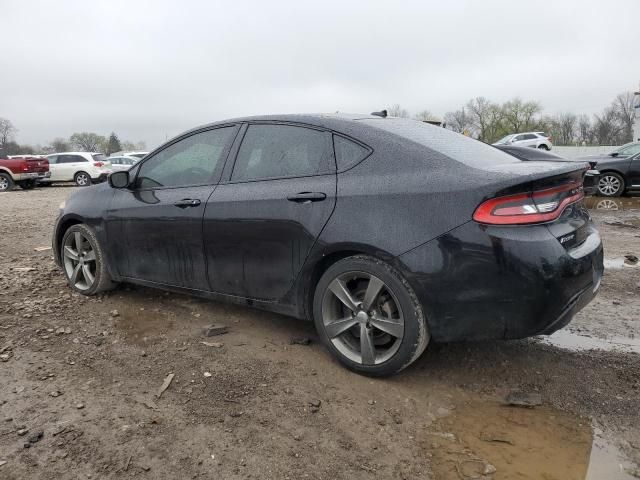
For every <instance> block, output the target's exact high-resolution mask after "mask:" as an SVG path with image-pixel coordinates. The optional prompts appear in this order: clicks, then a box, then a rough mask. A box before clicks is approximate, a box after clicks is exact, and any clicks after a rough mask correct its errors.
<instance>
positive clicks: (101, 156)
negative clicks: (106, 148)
mask: <svg viewBox="0 0 640 480" xmlns="http://www.w3.org/2000/svg"><path fill="white" fill-rule="evenodd" d="M91 157H92V158H93V159H94V160H95V161H96V162H106V161H107V160H108V158H107V156H106V155H104V154H102V153H92V154H91Z"/></svg>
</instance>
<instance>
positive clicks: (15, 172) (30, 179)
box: [0, 155, 51, 192]
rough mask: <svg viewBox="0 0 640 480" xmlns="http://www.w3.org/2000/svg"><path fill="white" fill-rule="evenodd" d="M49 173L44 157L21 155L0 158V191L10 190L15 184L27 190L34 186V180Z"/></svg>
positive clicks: (45, 176) (47, 175) (47, 176)
mask: <svg viewBox="0 0 640 480" xmlns="http://www.w3.org/2000/svg"><path fill="white" fill-rule="evenodd" d="M50 175H51V172H50V171H49V162H48V161H47V160H46V159H43V158H39V157H27V156H23V155H20V156H12V157H11V158H0V192H6V191H8V190H11V189H13V187H14V186H15V185H18V186H19V187H20V188H22V189H24V190H29V189H31V188H33V187H35V186H36V180H40V179H46V178H49V176H50Z"/></svg>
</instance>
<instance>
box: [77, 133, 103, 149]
mask: <svg viewBox="0 0 640 480" xmlns="http://www.w3.org/2000/svg"><path fill="white" fill-rule="evenodd" d="M69 142H70V143H71V145H73V146H74V147H75V148H77V149H78V150H81V151H83V152H95V151H98V150H103V149H104V147H105V146H106V139H105V138H104V137H103V136H102V135H98V134H97V133H91V132H80V133H74V134H73V135H71V137H69Z"/></svg>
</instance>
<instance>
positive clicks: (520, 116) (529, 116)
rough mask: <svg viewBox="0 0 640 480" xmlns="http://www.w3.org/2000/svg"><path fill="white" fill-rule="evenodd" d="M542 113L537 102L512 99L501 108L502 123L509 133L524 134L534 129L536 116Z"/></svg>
mask: <svg viewBox="0 0 640 480" xmlns="http://www.w3.org/2000/svg"><path fill="white" fill-rule="evenodd" d="M541 111H542V107H541V106H540V104H539V103H538V102H523V101H522V100H521V99H519V98H514V99H513V100H509V101H508V102H505V103H504V105H503V106H502V114H503V121H504V123H505V126H506V127H507V128H508V129H509V130H510V133H518V132H526V131H527V130H532V129H534V128H535V123H536V119H535V117H536V115H537V114H538V113H540V112H541Z"/></svg>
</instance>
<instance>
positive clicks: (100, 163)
mask: <svg viewBox="0 0 640 480" xmlns="http://www.w3.org/2000/svg"><path fill="white" fill-rule="evenodd" d="M93 164H94V165H95V166H96V167H104V162H93Z"/></svg>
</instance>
